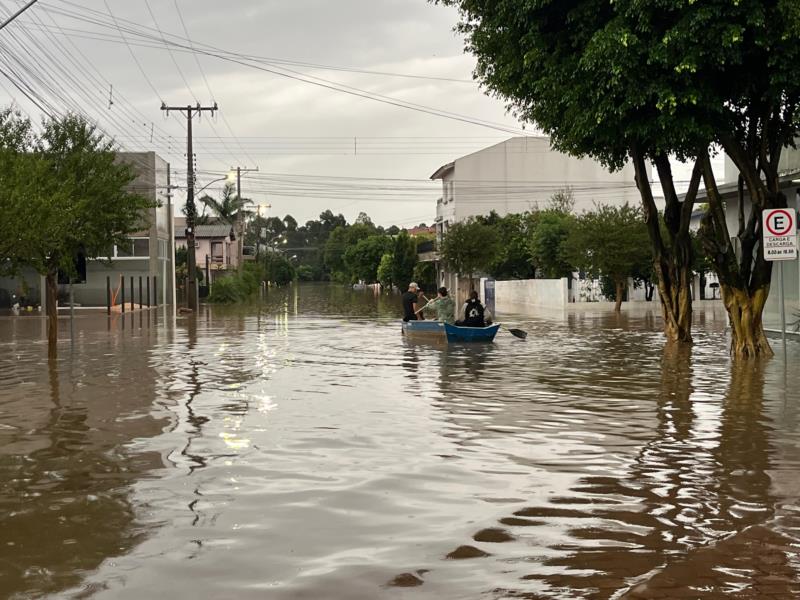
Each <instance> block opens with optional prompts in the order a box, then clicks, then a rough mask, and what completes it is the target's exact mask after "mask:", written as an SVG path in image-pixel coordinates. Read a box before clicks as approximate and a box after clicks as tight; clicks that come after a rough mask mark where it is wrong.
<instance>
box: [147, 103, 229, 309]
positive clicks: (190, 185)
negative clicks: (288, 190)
mask: <svg viewBox="0 0 800 600" xmlns="http://www.w3.org/2000/svg"><path fill="white" fill-rule="evenodd" d="M161 110H165V111H167V114H169V111H171V110H177V111H180V112H181V113H185V114H186V267H187V270H188V272H189V277H188V279H189V281H188V284H187V286H186V287H187V289H186V299H187V304H188V305H189V309H190V310H193V311H196V310H197V307H198V304H199V303H198V298H197V256H196V254H195V247H194V244H195V220H196V217H197V209H196V207H195V205H194V165H193V159H194V153H193V152H192V119H193V118H194V117H195V116H196V115H199V114H201V113H203V112H210V113H211V114H214V112H215V111H217V110H219V109H218V108H217V103H216V102H215V103H214V106H200V104H199V103H198V104H197V105H196V106H192V105H191V104H188V105H186V106H167V105H166V104H165V103H163V102H162V103H161Z"/></svg>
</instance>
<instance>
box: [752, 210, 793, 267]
mask: <svg viewBox="0 0 800 600" xmlns="http://www.w3.org/2000/svg"><path fill="white" fill-rule="evenodd" d="M761 239H762V243H763V244H764V258H765V259H766V260H768V261H774V260H795V259H796V258H797V214H796V213H795V211H794V209H791V208H773V209H770V210H765V211H764V212H763V220H762V238H761Z"/></svg>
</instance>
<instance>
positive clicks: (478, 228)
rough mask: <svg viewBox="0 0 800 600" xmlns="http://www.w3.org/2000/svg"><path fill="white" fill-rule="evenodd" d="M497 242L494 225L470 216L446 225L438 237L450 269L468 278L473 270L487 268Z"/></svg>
mask: <svg viewBox="0 0 800 600" xmlns="http://www.w3.org/2000/svg"><path fill="white" fill-rule="evenodd" d="M501 243H502V242H501V239H500V234H499V232H498V231H497V229H496V228H494V227H492V226H490V225H486V224H485V223H484V222H482V221H480V220H478V219H475V218H470V219H467V220H466V221H461V222H459V223H455V224H453V225H451V226H450V228H449V229H448V230H447V234H446V235H445V236H444V239H443V240H442V245H441V255H442V259H443V260H444V262H445V263H446V264H447V265H448V266H449V267H450V268H451V269H453V270H455V271H456V272H458V273H461V274H464V275H468V276H469V278H470V279H472V277H473V275H474V274H475V273H477V272H479V271H487V270H488V269H489V267H490V266H491V265H492V262H493V261H495V260H496V258H497V255H498V252H499V251H500V247H501Z"/></svg>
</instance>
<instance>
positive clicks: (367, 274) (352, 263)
mask: <svg viewBox="0 0 800 600" xmlns="http://www.w3.org/2000/svg"><path fill="white" fill-rule="evenodd" d="M355 227H357V226H356V225H354V226H353V228H355ZM351 229H352V228H351ZM391 249H392V240H391V238H388V237H386V236H384V235H372V236H369V237H367V238H364V239H362V240H359V241H358V242H357V243H356V244H355V245H351V246H350V247H349V248H348V249H347V250H346V251H345V253H344V264H345V267H346V268H347V271H348V273H349V274H350V276H351V278H352V279H355V280H361V281H364V282H366V283H373V282H375V281H377V278H378V266H379V265H380V263H381V259H382V258H383V255H384V254H386V253H387V252H391Z"/></svg>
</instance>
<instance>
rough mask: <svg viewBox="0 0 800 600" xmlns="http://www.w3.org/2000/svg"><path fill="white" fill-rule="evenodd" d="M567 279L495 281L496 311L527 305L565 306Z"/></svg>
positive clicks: (510, 310)
mask: <svg viewBox="0 0 800 600" xmlns="http://www.w3.org/2000/svg"><path fill="white" fill-rule="evenodd" d="M567 291H568V290H567V279H566V278H563V279H520V280H516V281H498V282H496V283H495V303H496V307H497V312H498V313H500V312H515V311H518V310H520V309H525V308H529V307H534V306H535V307H540V308H551V309H557V310H564V309H566V308H567V304H568V296H567Z"/></svg>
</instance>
